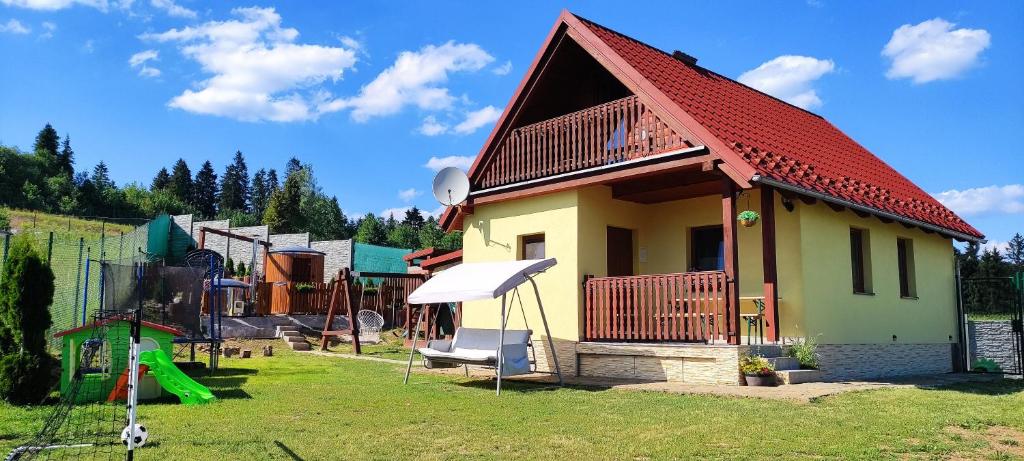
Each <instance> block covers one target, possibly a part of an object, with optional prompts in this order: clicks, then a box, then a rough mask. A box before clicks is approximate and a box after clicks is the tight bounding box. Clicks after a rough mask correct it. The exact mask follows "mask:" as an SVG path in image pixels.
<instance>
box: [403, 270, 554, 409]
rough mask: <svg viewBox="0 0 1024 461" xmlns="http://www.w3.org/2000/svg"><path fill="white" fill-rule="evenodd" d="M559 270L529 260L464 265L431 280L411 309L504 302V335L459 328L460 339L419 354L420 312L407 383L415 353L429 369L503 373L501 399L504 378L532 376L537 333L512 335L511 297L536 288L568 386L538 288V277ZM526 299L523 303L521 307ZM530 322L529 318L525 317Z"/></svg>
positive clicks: (498, 331) (430, 344)
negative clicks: (533, 340) (533, 339)
mask: <svg viewBox="0 0 1024 461" xmlns="http://www.w3.org/2000/svg"><path fill="white" fill-rule="evenodd" d="M555 264H557V261H556V260H555V258H548V259H527V260H522V261H494V262H477V263H464V264H460V265H458V266H455V267H452V268H450V269H446V270H445V271H443V272H440V273H438V274H437V275H436V276H434V277H433V278H431V279H429V280H427V281H426V282H424V283H423V285H421V286H420V287H419V288H417V289H416V290H415V291H413V292H412V293H410V294H409V304H440V303H453V302H462V301H473V300H478V299H495V298H499V297H500V298H501V311H500V319H499V320H500V323H499V325H500V327H499V328H498V329H486V328H465V327H459V328H458V329H457V330H456V331H455V335H454V337H453V338H452V339H451V340H450V341H449V340H431V341H428V342H427V344H426V347H424V348H418V347H417V346H416V338H418V337H419V325H420V323H421V322H422V321H423V313H424V312H425V310H423V309H421V310H420V316H419V319H418V320H417V321H416V323H415V325H416V330H415V331H414V332H412V334H413V336H412V338H413V343H412V349H411V350H410V351H409V363H408V365H407V367H406V370H405V381H404V382H405V383H408V382H409V374H410V373H411V372H412V360H413V356H414V353H415V352H419V353H420V354H421V355H422V356H423V358H424V365H425V366H428V368H433V367H438V366H439V367H451V366H458V365H468V364H473V365H484V366H491V367H493V368H495V370H496V372H497V378H498V382H497V393H498V394H501V378H502V377H503V376H513V375H518V374H526V373H530V372H531V363H532V362H531V360H530V358H529V357H528V355H527V348H528V347H532V346H531V342H530V336H531V335H532V331H531V330H529V329H526V330H506V329H505V323H506V294H507V293H508V292H510V291H513V290H516V291H515V293H514V294H517V293H518V290H517V288H518V287H519V285H522V284H524V283H527V282H530V284H531V285H532V286H533V291H534V294H535V295H536V297H537V308H538V310H539V311H540V316H541V321H542V322H543V324H544V332H545V333H546V335H547V342H548V348H547V350H548V351H550V354H551V359H552V361H553V362H554V365H555V373H554V374H556V375H557V376H558V383H559V385H561V383H562V372H561V369H560V368H559V366H558V357H557V356H555V347H554V343H553V342H552V339H551V332H550V331H549V330H548V322H547V318H546V316H545V315H544V305H543V304H542V303H541V299H540V293H539V292H538V291H537V283H536V282H534V280H533V277H534V276H535V275H537V274H539V273H541V272H544V271H545V270H547V269H548V268H549V267H551V266H554V265H555ZM521 302H522V298H521V297H520V303H521ZM524 320H525V312H524Z"/></svg>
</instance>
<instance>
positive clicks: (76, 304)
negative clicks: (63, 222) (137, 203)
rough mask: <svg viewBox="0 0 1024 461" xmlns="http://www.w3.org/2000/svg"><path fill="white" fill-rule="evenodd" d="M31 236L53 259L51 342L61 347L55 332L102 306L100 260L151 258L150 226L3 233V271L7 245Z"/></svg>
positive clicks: (0, 269)
mask: <svg viewBox="0 0 1024 461" xmlns="http://www.w3.org/2000/svg"><path fill="white" fill-rule="evenodd" d="M19 237H23V238H28V239H29V242H30V243H31V244H32V246H33V247H34V248H35V249H36V251H38V252H39V254H40V255H42V256H43V257H45V258H46V259H47V260H48V261H49V262H50V267H51V269H52V270H53V275H54V281H53V283H54V294H53V303H52V304H51V305H50V318H51V320H52V321H53V325H52V326H51V328H50V334H49V335H48V336H49V337H50V338H51V342H50V345H51V347H52V348H53V349H54V350H55V351H59V349H60V342H59V341H58V340H56V339H54V338H53V335H52V333H56V332H60V331H64V330H67V329H70V328H74V327H77V326H81V325H82V323H83V318H84V319H90V318H92V317H93V315H94V314H96V313H97V312H98V311H99V306H100V278H101V276H100V273H101V269H100V266H101V265H100V263H99V261H101V260H102V261H108V262H120V263H124V264H131V262H133V261H140V260H151V259H152V257H151V256H149V255H148V254H147V253H146V249H147V248H148V237H149V232H148V226H147V225H142V226H139V227H137V228H135V229H134V230H132V231H130V232H127V233H118V234H117V235H102V236H96V235H90V236H88V237H83V236H80V235H78V234H74V233H67V232H30V231H25V232H21V233H19V234H18V236H10V235H6V236H4V237H3V239H2V240H3V241H2V245H3V251H2V252H0V274H2V273H3V266H4V265H5V264H6V262H7V248H9V246H10V241H11V240H12V239H14V238H19Z"/></svg>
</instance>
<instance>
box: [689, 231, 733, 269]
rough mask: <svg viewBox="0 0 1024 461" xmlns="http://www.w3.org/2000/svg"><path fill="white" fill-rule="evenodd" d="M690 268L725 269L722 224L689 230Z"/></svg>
mask: <svg viewBox="0 0 1024 461" xmlns="http://www.w3.org/2000/svg"><path fill="white" fill-rule="evenodd" d="M690 268H691V270H694V271H720V270H724V269H725V240H724V238H723V237H722V226H707V227H695V228H693V229H691V230H690Z"/></svg>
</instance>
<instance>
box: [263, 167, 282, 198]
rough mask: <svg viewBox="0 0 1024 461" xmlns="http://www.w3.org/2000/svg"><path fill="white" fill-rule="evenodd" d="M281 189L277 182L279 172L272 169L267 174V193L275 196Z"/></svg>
mask: <svg viewBox="0 0 1024 461" xmlns="http://www.w3.org/2000/svg"><path fill="white" fill-rule="evenodd" d="M280 188H281V183H280V182H279V181H278V180H277V170H275V169H273V168H271V169H270V171H268V172H267V185H266V189H267V193H268V194H273V193H274V192H275V191H277V190H278V189H280Z"/></svg>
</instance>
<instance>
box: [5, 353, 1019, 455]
mask: <svg viewBox="0 0 1024 461" xmlns="http://www.w3.org/2000/svg"><path fill="white" fill-rule="evenodd" d="M273 344H275V346H278V345H279V344H281V343H280V342H275V343H273ZM249 345H250V346H251V348H252V349H253V350H254V351H259V346H260V343H258V342H251V343H249ZM281 349H283V347H275V356H274V357H266V358H265V357H255V358H251V359H238V358H231V359H224V360H223V361H222V362H221V363H222V367H223V369H222V370H221V371H220V372H219V373H218V375H217V376H214V377H201V378H198V380H199V381H200V382H203V383H204V384H206V385H208V386H209V387H210V388H211V389H212V390H213V392H214V394H216V395H218V397H219V400H218V401H217V402H215V403H213V404H211V405H207V406H200V407H185V406H181V405H178V404H176V403H175V401H174V399H173V398H169V399H164V400H161V401H159V402H149V403H144V404H143V405H141V406H140V417H141V420H142V421H144V422H145V424H146V426H147V428H148V429H149V433H150V444H149V445H147V446H146V447H144V448H142V449H141V451H140V452H139V453H138V455H139V457H140V459H165V460H166V459H218V460H233V459H241V460H253V459H285V460H287V459H308V460H313V459H413V458H417V459H463V458H473V459H538V458H543V459H550V458H565V459H588V460H589V459H634V460H636V459H691V458H712V459H722V458H725V459H729V458H742V459H795V458H808V457H812V458H828V459H945V458H961V459H978V458H991V459H1008V458H1009V459H1012V458H1014V457H1019V456H1022V455H1024V453H1022V452H1021V451H1020V450H1021V445H1022V444H1024V432H1022V430H1024V412H1022V411H1021V408H1024V384H1022V383H1021V381H1011V380H1005V381H997V382H994V383H976V384H972V385H970V386H960V387H954V388H949V389H944V390H923V389H888V390H877V391H869V392H856V393H848V394H843V395H839V396H834V397H828V398H824V399H821V400H819V401H816V402H814V403H811V404H798V403H789V402H783V401H768V400H757V399H742V398H725V397H709V396H689V395H670V394H663V393H656V392H631V391H620V390H601V389H588V388H563V389H557V390H536V388H535V387H533V386H531V385H527V384H521V383H511V384H509V385H508V387H506V389H507V390H508V392H506V393H503V395H502V396H501V397H495V395H494V390H493V382H491V381H474V380H470V379H466V378H462V377H459V376H450V375H433V374H416V375H414V376H413V379H412V382H411V383H410V384H409V385H407V386H403V385H402V384H401V380H402V371H404V369H403V367H402V366H400V365H396V364H390V363H381V362H371V361H363V360H353V359H342V358H334V357H323V356H316V355H309V354H299V353H295V352H292V351H289V350H286V349H285V350H281ZM48 411H49V408H47V407H41V408H34V409H23V408H14V407H10V406H3V405H0V456H2V453H3V452H5V451H6V450H9V449H10V448H11V447H13V446H15V445H16V444H17V441H19V440H24V439H26V438H28V437H30V436H31V434H32V432H34V431H35V430H36V429H38V427H39V425H40V424H41V421H42V420H43V418H44V416H45V415H46V414H47V413H48Z"/></svg>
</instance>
